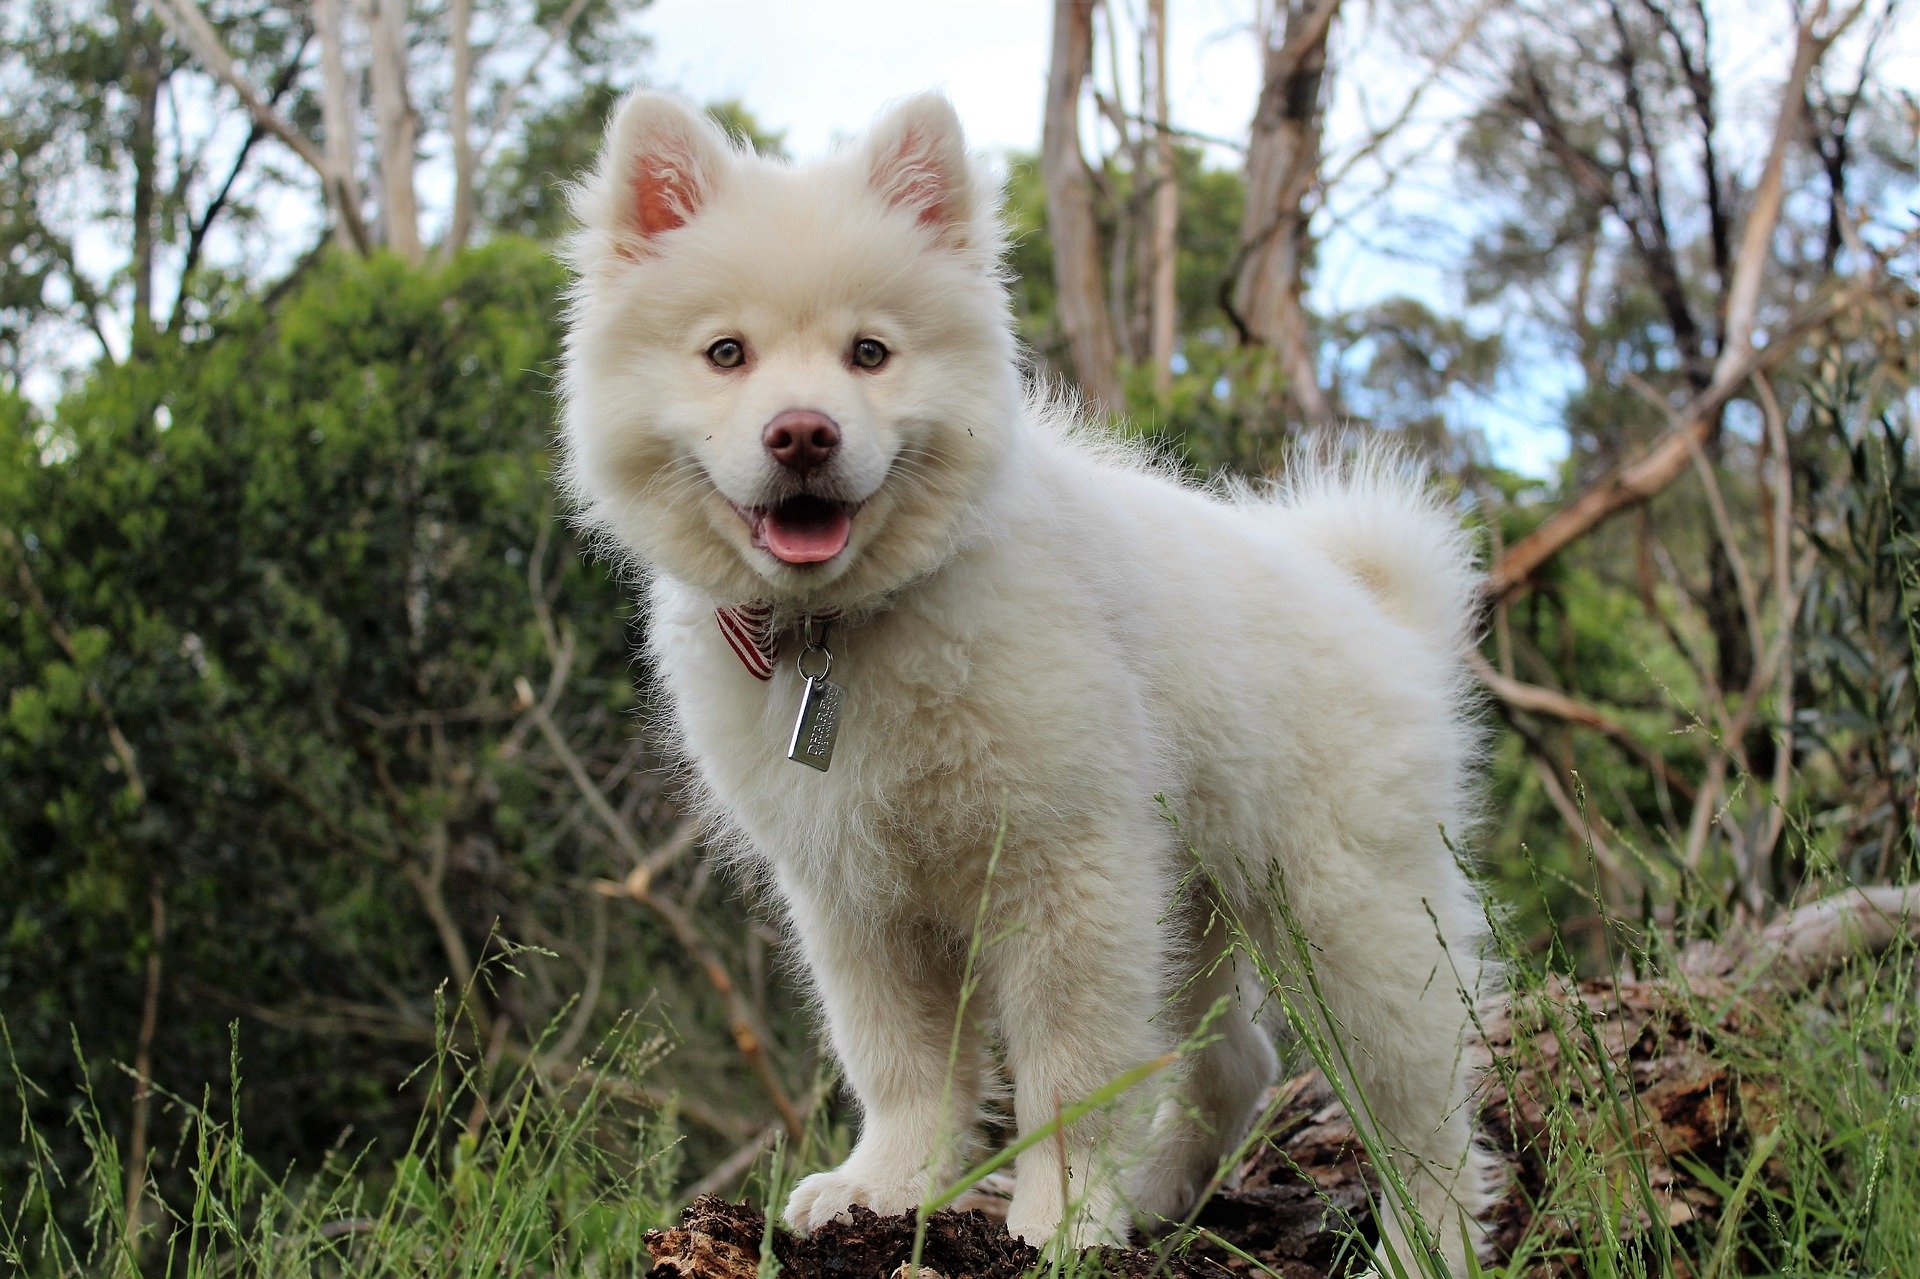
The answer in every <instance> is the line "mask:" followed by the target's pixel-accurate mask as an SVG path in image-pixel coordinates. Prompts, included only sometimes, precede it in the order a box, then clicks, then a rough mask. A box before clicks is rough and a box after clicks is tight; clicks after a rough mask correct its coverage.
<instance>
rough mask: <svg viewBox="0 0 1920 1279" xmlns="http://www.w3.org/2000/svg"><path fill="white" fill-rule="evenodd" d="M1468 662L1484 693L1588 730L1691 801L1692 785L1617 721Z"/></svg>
mask: <svg viewBox="0 0 1920 1279" xmlns="http://www.w3.org/2000/svg"><path fill="white" fill-rule="evenodd" d="M1471 663H1472V666H1473V672H1474V674H1475V675H1476V676H1478V677H1479V679H1480V682H1481V683H1483V684H1485V685H1486V686H1487V690H1488V691H1489V692H1491V693H1492V694H1493V695H1494V696H1495V697H1498V698H1499V699H1500V700H1501V701H1502V702H1505V703H1506V704H1507V705H1508V706H1510V707H1512V708H1513V709H1514V710H1518V711H1527V712H1530V713H1532V714H1535V715H1545V716H1547V717H1549V718H1551V719H1557V720H1561V721H1563V722H1565V723H1568V724H1577V725H1579V726H1580V727H1582V728H1588V729H1592V730H1593V731H1594V732H1596V733H1599V734H1600V735H1601V736H1603V737H1605V738H1607V739H1608V740H1609V741H1612V742H1614V743H1615V744H1617V745H1619V746H1620V747H1621V748H1622V749H1624V750H1625V751H1626V752H1627V753H1628V754H1629V755H1632V756H1633V757H1634V758H1635V759H1636V760H1638V761H1640V763H1642V764H1643V765H1645V766H1646V768H1647V771H1648V772H1650V773H1652V774H1653V775H1654V776H1655V777H1657V778H1658V779H1659V780H1660V782H1661V783H1662V784H1663V785H1665V786H1668V787H1670V788H1671V789H1672V790H1674V791H1675V792H1676V793H1678V794H1680V795H1681V796H1683V797H1685V798H1686V799H1688V800H1691V799H1692V798H1693V796H1694V789H1693V786H1692V785H1691V784H1690V783H1689V782H1687V780H1686V779H1685V778H1683V777H1681V776H1680V775H1679V774H1677V773H1675V772H1674V771H1673V770H1672V769H1670V768H1668V767H1667V764H1666V761H1665V760H1663V759H1661V758H1660V757H1659V756H1658V755H1656V754H1654V753H1653V752H1652V751H1650V750H1648V749H1647V748H1646V747H1645V746H1643V745H1641V743H1640V739H1639V738H1638V737H1636V736H1634V734H1633V733H1632V731H1631V730H1629V729H1628V728H1627V727H1626V726H1625V725H1624V724H1621V723H1620V722H1619V721H1618V720H1615V719H1611V718H1609V717H1608V716H1607V715H1606V714H1605V713H1604V712H1602V711H1600V710H1598V709H1596V708H1594V707H1592V706H1588V705H1587V704H1586V703H1584V702H1580V701H1576V700H1575V699H1574V698H1571V697H1568V696H1567V695H1566V694H1565V693H1562V692H1558V691H1556V690H1554V689H1551V688H1542V687H1541V686H1540V685H1538V684H1529V683H1527V682H1526V681H1524V680H1519V679H1515V678H1513V677H1512V676H1510V675H1503V674H1501V673H1500V672H1499V671H1497V670H1495V669H1494V668H1493V667H1492V666H1491V665H1489V664H1488V663H1487V661H1486V659H1485V658H1482V657H1481V656H1480V655H1479V654H1478V653H1475V654H1473V655H1472V657H1471Z"/></svg>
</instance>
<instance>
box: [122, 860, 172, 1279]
mask: <svg viewBox="0 0 1920 1279" xmlns="http://www.w3.org/2000/svg"><path fill="white" fill-rule="evenodd" d="M147 906H148V910H149V922H148V949H147V985H146V993H145V995H144V996H143V997H142V998H141V1001H140V1037H139V1039H138V1040H137V1041H136V1047H135V1048H134V1053H133V1132H132V1134H131V1135H130V1136H129V1137H128V1139H127V1219H126V1220H127V1225H126V1237H127V1250H128V1253H129V1254H130V1255H133V1256H138V1255H139V1253H138V1251H137V1245H138V1243H139V1239H140V1217H141V1206H142V1204H143V1203H144V1202H145V1200H146V1197H147V1160H148V1136H147V1134H148V1130H149V1127H150V1125H151V1124H152V1120H153V1040H154V1034H155V1032H156V1031H157V1030H158V1029H159V1025H160V974H161V943H162V942H164V941H165V940H166V936H167V906H166V902H165V900H164V899H163V898H162V897H161V895H160V882H159V880H157V879H156V880H155V881H154V882H153V883H152V884H150V885H148V887H147Z"/></svg>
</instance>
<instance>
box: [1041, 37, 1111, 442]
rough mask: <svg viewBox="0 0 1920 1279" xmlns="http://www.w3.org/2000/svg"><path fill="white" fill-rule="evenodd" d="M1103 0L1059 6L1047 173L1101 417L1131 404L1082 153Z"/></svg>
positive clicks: (1057, 242)
mask: <svg viewBox="0 0 1920 1279" xmlns="http://www.w3.org/2000/svg"><path fill="white" fill-rule="evenodd" d="M1096 3H1097V0H1054V6H1053V53H1052V60H1051V63H1050V65H1049V68H1048V72H1047V113H1046V121H1045V127H1044V128H1043V130H1042V135H1041V137H1042V141H1041V153H1040V171H1041V176H1042V179H1043V180H1044V181H1045V183H1046V188H1047V223H1048V231H1049V234H1050V236H1051V238H1052V240H1053V283H1054V290H1055V293H1056V295H1057V296H1056V299H1055V305H1056V307H1057V308H1058V311H1059V319H1060V327H1061V329H1062V331H1063V332H1064V333H1065V334H1066V339H1067V357H1068V361H1069V362H1070V364H1071V365H1072V369H1073V375H1074V379H1075V380H1076V381H1077V382H1078V383H1079V384H1080V391H1081V394H1082V395H1084V396H1085V397H1086V401H1087V405H1088V407H1089V408H1092V409H1094V410H1096V411H1099V412H1106V413H1113V412H1118V411H1120V409H1121V408H1122V407H1123V406H1124V403H1125V397H1124V396H1123V394H1122V392H1121V387H1120V373H1119V362H1120V360H1119V348H1118V347H1117V346H1116V344H1115V342H1114V334H1113V325H1112V323H1111V322H1110V320H1109V319H1108V316H1107V307H1106V288H1105V284H1104V281H1103V279H1102V275H1101V269H1100V231H1099V224H1098V223H1097V222H1096V220H1095V218H1094V212H1093V183H1092V180H1091V179H1090V178H1089V176H1088V174H1087V164H1086V158H1085V157H1084V156H1083V155H1082V154H1081V151H1080V96H1081V89H1082V87H1083V86H1084V85H1085V83H1086V79H1087V73H1088V71H1089V70H1090V69H1091V66H1092V62H1093V10H1094V5H1095V4H1096Z"/></svg>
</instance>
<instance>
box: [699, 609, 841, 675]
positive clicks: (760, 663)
mask: <svg viewBox="0 0 1920 1279" xmlns="http://www.w3.org/2000/svg"><path fill="white" fill-rule="evenodd" d="M713 620H714V621H716V622H718V623H719V624H720V636H721V638H722V639H724V640H726V641H727V647H729V648H731V649H732V650H733V655H734V656H735V657H737V658H739V659H740V664H741V665H742V666H744V667H746V668H747V673H748V674H749V675H751V676H753V677H754V678H755V679H758V680H769V679H772V678H773V664H774V662H775V660H777V659H778V658H779V656H780V637H781V635H782V634H783V633H784V631H783V630H782V628H779V627H776V626H775V625H774V619H773V606H772V605H771V604H761V603H753V604H736V605H734V606H732V607H731V608H729V607H725V606H722V607H720V608H716V609H714V610H713ZM803 620H807V621H814V622H819V623H821V624H822V625H825V624H826V623H828V622H836V621H838V620H840V610H839V609H837V608H834V609H828V610H826V611H824V612H820V613H807V614H804V615H803ZM789 629H790V628H789Z"/></svg>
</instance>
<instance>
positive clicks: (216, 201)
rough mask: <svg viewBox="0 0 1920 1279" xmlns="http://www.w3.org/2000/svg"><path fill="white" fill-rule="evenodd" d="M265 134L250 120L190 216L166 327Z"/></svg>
mask: <svg viewBox="0 0 1920 1279" xmlns="http://www.w3.org/2000/svg"><path fill="white" fill-rule="evenodd" d="M312 38H313V33H312V32H310V31H309V32H305V33H303V34H302V35H301V37H300V45H299V47H298V48H296V49H295V50H294V51H293V57H291V58H289V59H288V60H287V65H286V66H284V67H282V68H281V69H280V74H279V75H277V76H275V77H274V79H273V84H272V85H271V86H270V87H269V88H268V90H267V106H268V107H269V108H277V107H278V106H279V105H280V100H281V99H282V98H284V97H286V96H287V93H288V92H289V91H290V90H291V89H292V88H293V82H294V80H295V79H296V78H298V76H299V74H300V60H301V59H302V58H303V57H304V56H305V55H306V52H307V44H308V42H309V41H310V40H312ZM264 136H266V131H265V130H264V129H262V128H261V127H260V122H259V121H258V120H255V121H253V122H252V124H251V125H250V126H249V127H248V129H247V136H246V138H245V139H243V140H242V141H241V143H240V149H239V150H238V151H237V152H235V153H234V157H233V164H232V166H231V167H230V168H229V169H228V170H227V178H226V181H224V182H222V183H221V184H220V189H219V190H218V191H217V192H215V193H214V196H213V198H212V199H211V200H209V201H207V207H206V208H204V209H202V210H201V211H200V216H199V217H197V218H192V219H189V225H188V228H187V247H186V251H185V254H184V255H183V257H182V258H181V262H180V284H179V287H178V288H177V289H175V291H174V295H173V309H172V310H171V311H169V312H168V313H167V327H168V328H169V329H171V328H172V327H173V326H174V325H175V324H176V323H178V322H179V318H180V308H181V307H182V306H183V305H185V303H186V300H187V287H188V286H189V285H190V284H192V283H193V273H194V271H195V270H196V269H198V267H199V265H200V253H201V250H202V249H203V248H205V246H206V240H207V232H208V231H210V230H212V228H213V223H214V220H215V219H217V218H218V217H219V216H220V214H221V213H222V212H223V211H224V210H225V209H226V207H227V201H228V199H230V198H231V197H232V195H233V187H234V183H236V182H238V181H239V180H240V175H241V173H243V172H245V170H246V167H247V160H248V158H249V157H250V156H252V154H253V148H254V146H255V144H257V143H258V142H259V141H260V139H261V138H262V137H264Z"/></svg>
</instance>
